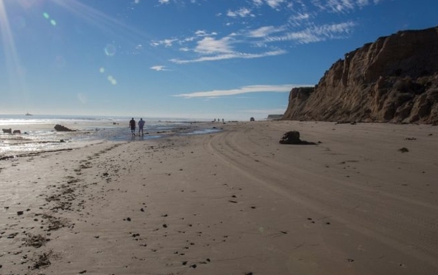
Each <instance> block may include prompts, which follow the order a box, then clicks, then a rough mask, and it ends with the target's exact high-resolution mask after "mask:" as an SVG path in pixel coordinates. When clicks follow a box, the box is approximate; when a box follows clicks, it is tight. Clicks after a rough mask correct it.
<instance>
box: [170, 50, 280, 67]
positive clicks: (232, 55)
mask: <svg viewBox="0 0 438 275" xmlns="http://www.w3.org/2000/svg"><path fill="white" fill-rule="evenodd" d="M285 53H286V51H285V50H276V51H269V52H263V53H258V54H251V53H239V52H232V53H228V54H219V55H214V56H203V57H200V58H196V59H187V60H183V59H177V58H174V59H171V60H170V61H171V62H173V63H176V64H187V63H198V62H205V61H218V60H225V59H234V58H240V59H253V58H262V57H267V56H275V55H281V54H285Z"/></svg>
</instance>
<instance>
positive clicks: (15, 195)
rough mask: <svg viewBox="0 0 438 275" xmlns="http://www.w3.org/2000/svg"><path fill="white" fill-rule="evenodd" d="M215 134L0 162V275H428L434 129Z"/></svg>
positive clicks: (292, 126)
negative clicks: (289, 135) (286, 141)
mask: <svg viewBox="0 0 438 275" xmlns="http://www.w3.org/2000/svg"><path fill="white" fill-rule="evenodd" d="M221 127H223V128H224V129H223V131H221V132H218V133H213V134H205V135H191V136H167V137H164V138H161V139H154V140H145V141H142V142H129V141H126V142H112V141H103V142H100V143H96V144H88V145H86V146H85V147H82V148H77V149H73V150H71V151H65V152H42V153H40V154H39V155H36V156H24V157H20V158H16V159H9V160H0V177H1V178H2V181H3V184H2V185H1V188H2V189H3V190H1V191H2V192H1V195H0V203H1V205H0V206H1V207H0V225H1V226H0V237H1V238H0V244H1V246H2V247H3V248H4V249H3V252H2V254H1V257H0V265H1V268H0V273H2V274H25V273H26V274H38V273H44V274H414V273H415V274H434V273H436V272H437V271H438V264H436V261H435V260H436V258H437V257H438V237H437V234H436V233H437V229H436V228H438V221H437V220H436V213H437V211H438V203H437V200H436V198H437V195H438V186H437V185H436V184H435V182H436V178H437V177H438V169H436V168H437V167H438V162H437V160H438V150H437V149H438V142H437V137H438V128H437V127H432V126H427V125H381V124H357V125H350V124H338V125H335V124H334V123H325V122H293V121H274V122H272V121H264V122H242V123H238V124H226V125H223V126H221ZM290 130H297V131H300V132H301V137H302V138H303V139H304V140H308V141H312V142H318V141H320V142H321V143H320V144H319V145H307V146H299V145H281V144H279V143H278V141H279V140H280V138H281V136H282V134H283V133H285V132H287V131H290ZM403 147H405V148H407V149H409V150H408V152H406V153H402V152H401V151H398V150H399V149H400V148H403ZM6 207H7V208H6ZM21 211H22V212H21ZM28 266H29V267H30V268H28Z"/></svg>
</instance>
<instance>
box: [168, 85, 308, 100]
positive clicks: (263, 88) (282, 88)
mask: <svg viewBox="0 0 438 275" xmlns="http://www.w3.org/2000/svg"><path fill="white" fill-rule="evenodd" d="M303 86H309V85H293V84H284V85H251V86H244V87H241V88H236V89H230V90H212V91H203V92H195V93H189V94H179V95H175V96H176V97H184V98H194V97H209V98H212V97H220V96H232V95H240V94H247V93H288V92H290V90H291V89H292V88H294V87H303Z"/></svg>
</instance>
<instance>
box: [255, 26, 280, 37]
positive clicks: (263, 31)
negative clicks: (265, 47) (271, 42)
mask: <svg viewBox="0 0 438 275" xmlns="http://www.w3.org/2000/svg"><path fill="white" fill-rule="evenodd" d="M284 30H285V28H284V27H283V26H282V27H274V26H266V27H261V28H258V29H256V30H252V31H250V32H249V33H248V36H249V37H257V38H259V37H266V36H268V35H270V34H273V33H277V32H282V31H284Z"/></svg>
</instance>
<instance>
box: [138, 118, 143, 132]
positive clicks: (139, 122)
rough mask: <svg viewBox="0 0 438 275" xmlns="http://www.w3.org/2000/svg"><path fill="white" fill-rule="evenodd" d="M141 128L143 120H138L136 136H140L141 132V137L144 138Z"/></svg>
mask: <svg viewBox="0 0 438 275" xmlns="http://www.w3.org/2000/svg"><path fill="white" fill-rule="evenodd" d="M143 127H144V120H143V119H142V118H140V120H139V121H138V135H140V132H141V135H142V136H144V133H143Z"/></svg>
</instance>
